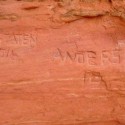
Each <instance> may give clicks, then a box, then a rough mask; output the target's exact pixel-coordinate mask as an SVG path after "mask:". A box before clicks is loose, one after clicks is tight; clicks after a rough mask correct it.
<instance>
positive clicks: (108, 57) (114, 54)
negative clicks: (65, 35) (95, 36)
mask: <svg viewBox="0 0 125 125" xmlns="http://www.w3.org/2000/svg"><path fill="white" fill-rule="evenodd" d="M55 55H56V56H54V60H57V59H58V60H60V62H63V63H66V62H72V63H76V64H85V65H88V66H97V65H111V64H120V60H121V58H120V50H115V49H114V50H102V51H101V52H100V53H99V52H96V51H73V52H69V51H65V52H64V51H62V50H61V49H60V48H57V51H56V54H55ZM98 57H100V61H101V62H100V64H99V61H98ZM97 62H98V63H97Z"/></svg>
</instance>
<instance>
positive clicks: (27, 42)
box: [0, 33, 37, 47]
mask: <svg viewBox="0 0 125 125" xmlns="http://www.w3.org/2000/svg"><path fill="white" fill-rule="evenodd" d="M36 43H37V36H36V35H33V34H30V33H22V34H16V33H12V34H1V35H0V44H1V45H4V46H13V47H34V46H35V45H36Z"/></svg>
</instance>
